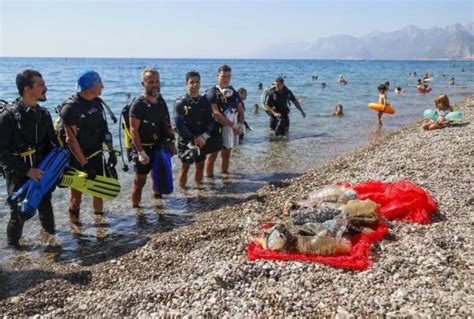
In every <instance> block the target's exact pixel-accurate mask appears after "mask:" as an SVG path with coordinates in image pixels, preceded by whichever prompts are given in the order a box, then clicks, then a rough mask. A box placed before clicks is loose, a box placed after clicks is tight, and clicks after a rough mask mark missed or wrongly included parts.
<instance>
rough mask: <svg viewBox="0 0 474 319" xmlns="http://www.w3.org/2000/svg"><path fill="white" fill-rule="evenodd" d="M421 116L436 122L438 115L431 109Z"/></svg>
mask: <svg viewBox="0 0 474 319" xmlns="http://www.w3.org/2000/svg"><path fill="white" fill-rule="evenodd" d="M423 116H424V117H425V118H427V119H430V120H433V121H437V120H438V114H436V112H435V110H433V109H427V110H425V111H424V112H423Z"/></svg>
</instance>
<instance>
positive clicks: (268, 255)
mask: <svg viewBox="0 0 474 319" xmlns="http://www.w3.org/2000/svg"><path fill="white" fill-rule="evenodd" d="M352 188H353V189H354V190H355V191H357V193H358V194H359V199H370V200H372V201H374V202H376V203H378V204H380V205H381V207H380V209H379V211H378V212H379V214H380V215H382V216H384V217H385V218H387V219H390V220H401V221H411V222H415V223H421V224H427V223H429V222H430V220H429V216H430V215H431V214H433V213H434V212H436V210H437V209H438V207H437V205H436V203H435V201H434V200H433V199H432V198H431V196H430V195H429V194H428V193H427V192H426V191H425V190H424V189H422V188H421V187H419V186H417V185H416V184H414V183H412V182H410V181H407V180H402V181H399V182H395V183H383V182H377V181H373V182H365V183H361V184H357V185H354V186H352ZM374 230H375V231H374V232H373V233H370V234H358V235H355V236H352V238H351V242H352V250H351V253H350V254H347V255H339V256H320V255H310V254H294V253H285V252H277V251H271V250H265V249H263V248H262V247H260V246H259V245H257V244H255V243H249V245H248V253H247V258H248V259H249V260H252V261H253V260H257V259H267V260H296V261H309V262H318V263H321V264H325V265H330V266H334V267H339V268H347V269H353V270H365V269H367V268H368V267H369V266H370V265H371V261H370V247H371V244H372V243H373V242H376V241H380V240H381V239H382V238H383V236H384V235H385V234H386V233H388V228H387V226H386V225H385V224H383V223H379V225H378V226H377V228H375V229H374Z"/></svg>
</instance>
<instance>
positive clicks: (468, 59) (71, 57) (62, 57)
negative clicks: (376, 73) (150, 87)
mask: <svg viewBox="0 0 474 319" xmlns="http://www.w3.org/2000/svg"><path fill="white" fill-rule="evenodd" d="M3 58H7V59H10V58H13V59H116V60H127V59H128V60H130V59H136V60H150V59H155V60H301V61H311V60H315V61H458V62H469V61H471V62H472V61H474V58H465V59H449V58H442V59H408V60H407V59H346V58H341V59H337V58H263V57H259V58H250V57H244V58H238V57H227V58H226V57H219V58H216V57H113V56H102V57H99V56H97V57H94V56H2V55H0V59H3Z"/></svg>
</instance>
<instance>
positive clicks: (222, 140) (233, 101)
mask: <svg viewBox="0 0 474 319" xmlns="http://www.w3.org/2000/svg"><path fill="white" fill-rule="evenodd" d="M231 79H232V69H231V68H230V66H228V65H221V66H220V67H219V69H218V70H217V85H215V86H213V87H211V88H210V89H209V90H207V92H206V97H207V99H208V100H209V103H210V104H211V107H212V115H213V117H214V121H215V122H216V123H215V125H214V130H213V133H212V134H211V137H212V138H213V141H212V143H209V144H208V146H209V149H208V151H207V153H208V154H210V155H209V156H208V157H207V159H206V164H205V170H206V176H208V177H213V176H214V163H215V161H216V159H217V155H218V154H219V151H220V152H221V157H222V162H221V172H222V173H223V174H227V173H229V164H230V155H231V153H232V148H233V147H234V146H236V145H237V144H238V139H239V136H240V134H242V131H243V124H244V121H245V115H244V110H243V105H242V101H241V100H240V97H239V94H238V93H237V91H236V90H235V89H234V88H233V87H232V86H231V85H230V81H231Z"/></svg>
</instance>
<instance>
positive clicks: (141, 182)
mask: <svg viewBox="0 0 474 319" xmlns="http://www.w3.org/2000/svg"><path fill="white" fill-rule="evenodd" d="M145 184H146V175H141V174H135V179H134V180H133V186H132V205H133V207H138V206H139V205H140V201H141V200H142V190H143V187H144V186H145Z"/></svg>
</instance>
